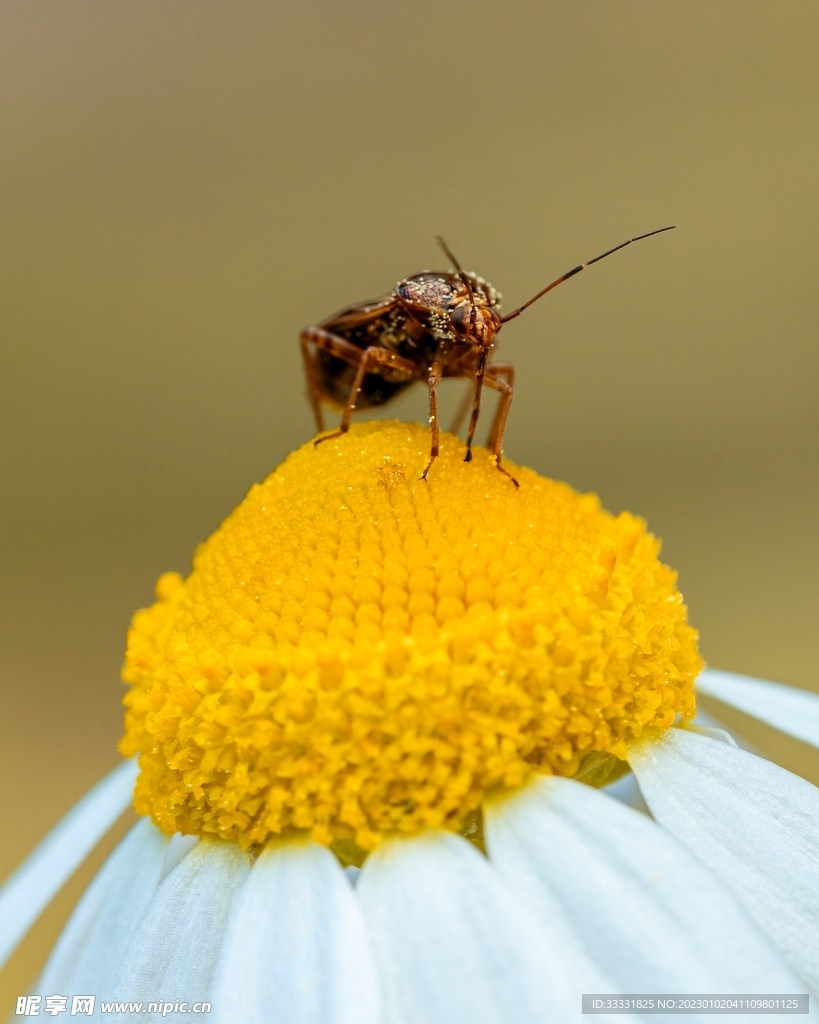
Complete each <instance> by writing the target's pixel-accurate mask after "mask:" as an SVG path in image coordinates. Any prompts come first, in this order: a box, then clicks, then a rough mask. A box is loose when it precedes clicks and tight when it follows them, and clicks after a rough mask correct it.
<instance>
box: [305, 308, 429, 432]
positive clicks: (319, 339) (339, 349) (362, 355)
mask: <svg viewBox="0 0 819 1024" xmlns="http://www.w3.org/2000/svg"><path fill="white" fill-rule="evenodd" d="M301 337H302V348H303V349H306V346H307V345H309V344H311V343H312V344H313V345H315V346H316V347H317V348H320V349H322V350H323V351H325V352H329V353H330V355H331V356H335V357H336V358H337V359H342V360H344V362H345V363H347V364H348V365H349V366H354V367H355V368H356V373H355V378H354V380H353V384H352V387H351V388H350V397H349V398H348V400H347V405H346V406H345V407H344V413H343V415H342V417H341V424H340V425H339V427H338V429H337V430H334V431H332V432H331V433H329V434H325V436H324V437H318V438H316V440H315V441H314V444H321V442H322V441H329V440H330V438H332V437H339V436H340V435H341V434H346V433H347V431H348V430H349V429H350V418H351V417H352V415H353V410H354V409H355V404H356V401H357V400H358V395H359V392H360V391H361V386H362V384H363V383H364V378H365V376H366V375H367V374H368V373H372V374H375V375H376V376H378V375H380V374H381V373H382V371H386V373H387V374H388V379H389V380H393V381H395V380H402V381H409V380H412V379H413V377H416V376H417V375H418V371H417V369H416V367H415V364H414V363H411V362H410V361H409V360H408V359H404V358H403V357H402V356H399V355H397V354H396V353H395V352H391V351H390V350H389V349H385V348H379V347H378V346H376V345H370V347H369V348H365V349H361V348H359V347H358V345H354V344H353V343H352V342H351V341H347V339H346V338H342V337H340V336H339V335H337V334H333V333H332V332H331V331H326V330H324V329H323V328H322V327H307V328H305V330H304V331H302V335H301ZM311 371H312V372H313V373H317V367H316V364H315V362H312V363H311V369H310V370H308V380H309V379H310V377H309V375H310V373H311ZM314 379H315V378H314ZM315 389H316V390H315V394H316V400H315V403H314V406H313V409H314V411H315V409H316V405H317V404H319V403H320V401H321V396H322V385H321V380H320V379H318V380H316V385H315ZM311 394H312V392H311ZM319 415H320V405H319ZM316 420H317V422H318V415H317V417H316Z"/></svg>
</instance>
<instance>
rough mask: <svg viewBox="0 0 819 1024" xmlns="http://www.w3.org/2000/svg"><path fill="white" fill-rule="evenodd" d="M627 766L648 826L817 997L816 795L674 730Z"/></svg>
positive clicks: (743, 755)
mask: <svg viewBox="0 0 819 1024" xmlns="http://www.w3.org/2000/svg"><path fill="white" fill-rule="evenodd" d="M629 760H630V762H631V765H632V767H633V768H634V771H635V773H636V774H637V778H638V779H639V782H640V788H641V790H642V791H643V795H644V796H645V798H646V801H647V803H648V806H649V807H650V808H651V813H652V814H653V815H654V817H655V819H656V820H657V821H658V822H659V823H660V824H661V825H662V826H663V827H664V828H667V829H668V831H669V832H671V833H673V834H674V835H675V836H676V837H677V838H678V839H679V840H680V842H682V843H684V844H685V846H687V847H688V848H689V850H691V852H692V853H694V854H695V855H696V856H697V857H698V858H699V859H700V860H702V861H703V862H704V863H705V864H706V865H708V867H709V868H710V869H711V870H712V871H713V873H714V874H715V875H717V877H718V878H720V879H721V880H722V881H723V882H724V883H725V885H726V886H728V887H729V888H731V889H732V890H733V891H734V893H735V894H736V895H737V896H738V897H739V900H740V902H741V903H742V904H743V906H744V907H745V909H746V910H747V911H748V913H749V914H750V915H751V917H753V918H754V920H755V921H756V922H757V924H759V926H760V927H761V928H762V930H763V931H764V932H765V933H766V934H767V935H768V937H769V938H770V939H771V940H772V942H773V943H774V945H775V946H776V947H777V948H778V949H779V951H780V952H781V953H782V955H783V956H784V957H785V959H786V960H787V961H788V963H789V964H790V965H791V967H792V968H793V969H794V970H795V971H796V973H797V974H799V975H800V976H801V978H802V979H803V981H804V982H806V983H807V984H808V986H809V987H810V988H811V989H812V991H813V992H814V993H819V790H817V789H816V787H815V786H812V785H811V784H810V783H809V782H806V781H805V780H804V779H800V778H799V777H798V776H796V775H792V774H791V773H790V772H786V771H785V770H784V769H783V768H779V767H777V766H776V765H775V764H771V762H770V761H766V760H764V759H763V758H761V757H757V756H756V755H754V754H749V753H748V752H747V751H745V750H739V749H737V748H736V747H731V746H728V745H727V744H725V743H719V742H716V741H715V740H713V739H709V738H708V737H707V736H701V735H698V734H696V733H691V732H687V731H686V730H684V729H669V730H668V731H667V732H666V733H665V734H664V735H663V736H662V737H661V738H660V739H658V740H656V741H653V742H645V743H640V744H637V745H635V746H634V747H633V748H632V750H631V752H630V756H629Z"/></svg>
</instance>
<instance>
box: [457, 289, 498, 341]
mask: <svg viewBox="0 0 819 1024" xmlns="http://www.w3.org/2000/svg"><path fill="white" fill-rule="evenodd" d="M449 321H450V324H451V325H452V330H453V333H454V334H455V337H456V338H457V339H458V340H459V341H465V342H468V343H469V344H470V345H473V346H474V347H475V348H481V349H490V348H492V346H493V345H494V343H495V335H496V334H497V333H498V331H499V330H500V326H501V318H500V314H499V313H498V312H497V310H496V309H495V305H494V304H492V303H490V302H488V301H487V299H486V297H485V295H484V294H483V293H482V292H480V291H477V290H476V289H473V291H472V294H471V295H468V296H466V297H465V299H464V301H463V302H459V303H458V304H457V305H456V306H455V307H454V308H453V309H452V311H451V312H450V314H449Z"/></svg>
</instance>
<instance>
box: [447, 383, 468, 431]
mask: <svg viewBox="0 0 819 1024" xmlns="http://www.w3.org/2000/svg"><path fill="white" fill-rule="evenodd" d="M471 402H472V388H467V389H466V391H464V393H463V397H462V398H461V401H460V402H459V403H458V408H457V409H456V411H455V415H454V416H453V417H452V423H451V424H450V427H449V432H450V434H457V433H458V431H459V430H460V429H461V424H462V423H463V421H464V419H465V417H466V414H467V413H468V412H469V406H470V404H471Z"/></svg>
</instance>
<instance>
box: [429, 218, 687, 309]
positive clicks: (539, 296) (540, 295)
mask: <svg viewBox="0 0 819 1024" xmlns="http://www.w3.org/2000/svg"><path fill="white" fill-rule="evenodd" d="M676 226H677V225H676V224H669V225H668V227H667V228H656V229H655V230H654V231H648V232H646V234H644V235H637V237H636V238H629V239H627V240H626V241H625V242H621V243H620V244H619V245H615V247H614V248H613V249H609V250H608V252H604V253H601V254H600V255H599V256H595V257H594V259H593V260H589V261H588V262H587V263H581V264H580V266H579V267H575V268H574V269H573V270H570V271H569V272H568V274H564V275H563V276H562V277H559V278H558V279H557V280H556V281H552V283H551V284H549V285H547V286H546V287H545V288H544V289H543V291H540V292H538V293H537V295H535V296H534V298H531V299H529V301H528V302H524V304H523V305H522V306H519V307H518V308H517V309H513V310H512V312H511V313H507V314H506V316H504V317H501V323H502V324H505V323H506V321H507V320H514V319H515V317H516V316H520V314H521V313H522V312H523V311H524V309H528V308H529V307H530V306H531V305H532V303H533V302H537V300H538V299H542V298H543V296H544V295H545V294H546V292H550V291H551V290H552V288H557V286H558V285H559V284H563V282H564V281H568V280H569V278H570V277H574V275H575V274H579V273H580V271H581V270H585V269H586V267H590V266H591V265H592V263H598V262H599V261H600V260H603V259H605V258H606V256H611V254H612V253H613V252H617V250H618V249H625V247H626V246H627V245H631V243H632V242H639V241H640V240H641V239H643V238H651V236H652V235H659V234H661V233H662V232H663V231H673V230H674V228H675V227H676ZM438 241H439V242H441V245H443V241H442V240H441V239H440V238H439V239H438ZM444 252H446V253H447V255H449V256H450V259H452V256H451V255H450V253H449V250H448V249H447V248H446V246H444ZM453 262H454V261H453Z"/></svg>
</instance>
